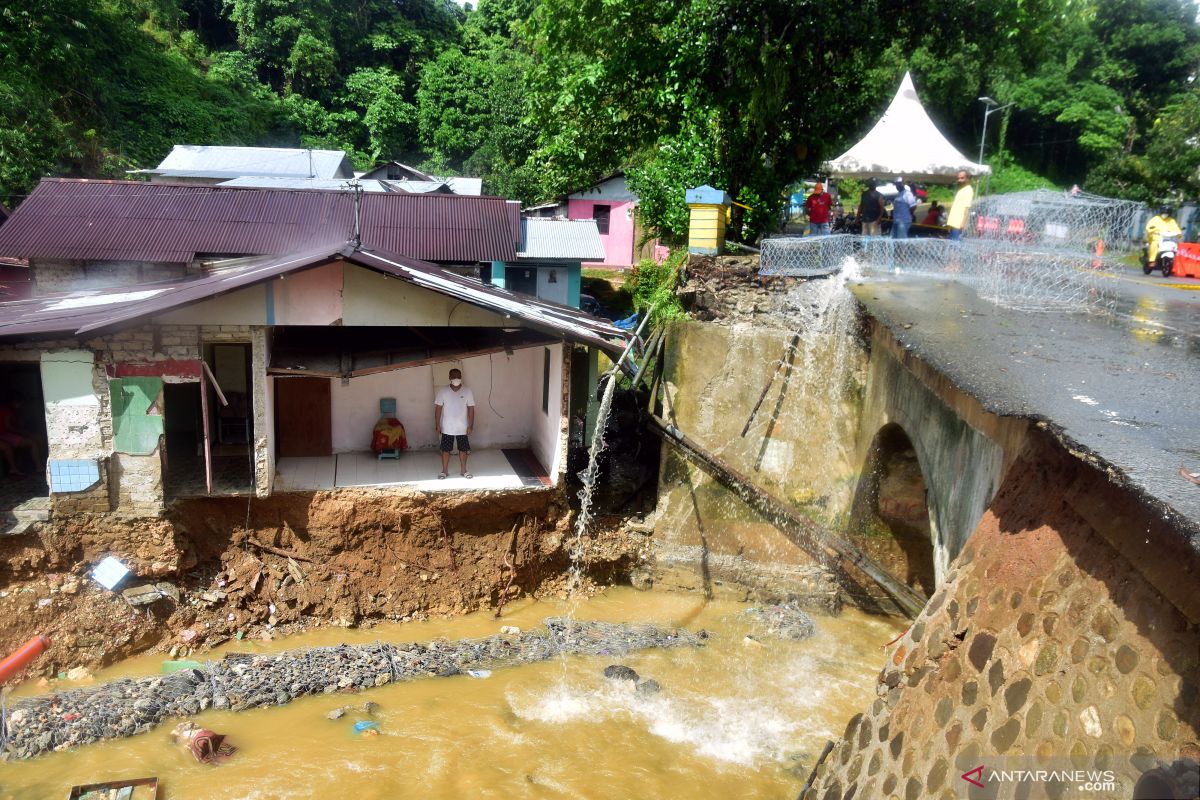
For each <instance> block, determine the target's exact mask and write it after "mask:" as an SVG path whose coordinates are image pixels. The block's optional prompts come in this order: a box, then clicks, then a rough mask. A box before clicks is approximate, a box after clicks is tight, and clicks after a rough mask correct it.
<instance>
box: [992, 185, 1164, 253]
mask: <svg viewBox="0 0 1200 800" xmlns="http://www.w3.org/2000/svg"><path fill="white" fill-rule="evenodd" d="M971 211H972V213H971V216H972V222H971V229H970V231H969V233H970V235H971V237H972V238H976V239H988V240H994V241H1006V242H1010V243H1012V244H1014V245H1017V246H1020V247H1034V248H1039V249H1043V250H1069V251H1074V252H1086V253H1092V254H1097V253H1098V254H1100V255H1103V254H1105V253H1107V252H1114V253H1121V254H1127V253H1130V252H1133V251H1134V250H1135V249H1137V248H1140V247H1141V243H1142V230H1141V226H1142V221H1143V219H1144V216H1145V212H1146V207H1145V206H1144V205H1142V204H1141V203H1135V202H1133V201H1130V200H1115V199H1113V198H1111V197H1101V196H1100V195H1094V194H1088V193H1087V192H1056V191H1051V190H1049V189H1037V190H1035V191H1030V192H1011V193H1008V194H997V195H991V196H989V197H984V198H981V199H980V200H979V201H977V202H976V203H975V206H974V208H972V210H971Z"/></svg>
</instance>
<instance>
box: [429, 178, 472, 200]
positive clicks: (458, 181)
mask: <svg viewBox="0 0 1200 800" xmlns="http://www.w3.org/2000/svg"><path fill="white" fill-rule="evenodd" d="M434 180H435V181H441V182H442V183H445V184H446V185H447V186H449V187H450V191H452V192H454V193H455V194H469V195H480V194H483V178H458V177H455V176H453V175H450V176H447V177H445V178H439V177H437V176H434Z"/></svg>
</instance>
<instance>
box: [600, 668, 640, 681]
mask: <svg viewBox="0 0 1200 800" xmlns="http://www.w3.org/2000/svg"><path fill="white" fill-rule="evenodd" d="M604 677H606V678H608V679H609V680H610V681H633V682H634V683H637V682H638V678H639V675H638V674H637V672H635V671H634V670H633V669H631V668H630V667H627V666H625V665H624V664H609V665H608V666H607V667H605V668H604Z"/></svg>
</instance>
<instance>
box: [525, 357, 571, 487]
mask: <svg viewBox="0 0 1200 800" xmlns="http://www.w3.org/2000/svg"><path fill="white" fill-rule="evenodd" d="M546 349H548V350H549V351H550V398H549V403H548V404H547V409H546V411H542V370H543V365H544V363H545V356H544V354H543V348H541V347H538V348H534V349H532V350H530V352H532V353H536V357H535V360H534V365H533V369H532V370H531V371H530V372H531V374H530V388H531V390H532V392H533V400H532V402H531V404H530V407H531V408H532V409H533V425H532V435H531V436H530V442H529V446H530V449H532V450H533V453H534V455H536V456H537V459H538V461H540V462H542V466H543V467H545V468H546V471H547V473H548V474H549V476H550V480H551V481H553V482H554V483H558V471H559V468H560V466H561V465H560V464H559V454H560V450H561V444H562V442H561V438H560V437H561V433H562V415H563V345H561V344H557V343H555V344H550V345H548V346H547V347H546Z"/></svg>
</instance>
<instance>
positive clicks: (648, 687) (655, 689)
mask: <svg viewBox="0 0 1200 800" xmlns="http://www.w3.org/2000/svg"><path fill="white" fill-rule="evenodd" d="M660 691H662V686H661V685H660V684H659V682H658V681H656V680H654V679H653V678H647V679H646V680H644V681H642V682H641V683H639V684H638V685H637V693H638V694H658V693H659V692H660Z"/></svg>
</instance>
